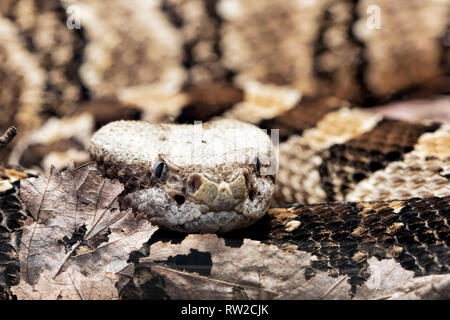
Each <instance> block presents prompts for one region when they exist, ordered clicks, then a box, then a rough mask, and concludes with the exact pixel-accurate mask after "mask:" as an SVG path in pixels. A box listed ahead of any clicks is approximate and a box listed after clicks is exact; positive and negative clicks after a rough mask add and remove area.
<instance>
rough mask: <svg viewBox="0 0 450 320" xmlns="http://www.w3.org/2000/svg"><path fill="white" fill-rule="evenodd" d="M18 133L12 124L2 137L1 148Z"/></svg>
mask: <svg viewBox="0 0 450 320" xmlns="http://www.w3.org/2000/svg"><path fill="white" fill-rule="evenodd" d="M16 134H17V128H16V127H14V126H12V127H10V128H9V129H8V130H6V131H5V133H4V134H3V135H2V136H1V138H0V150H1V149H3V148H4V147H5V146H6V145H7V144H8V143H10V142H11V140H12V139H14V137H15V136H16Z"/></svg>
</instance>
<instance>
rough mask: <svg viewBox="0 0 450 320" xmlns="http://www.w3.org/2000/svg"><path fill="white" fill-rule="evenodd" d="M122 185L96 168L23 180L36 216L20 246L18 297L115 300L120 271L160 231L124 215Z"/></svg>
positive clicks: (25, 196)
mask: <svg viewBox="0 0 450 320" xmlns="http://www.w3.org/2000/svg"><path fill="white" fill-rule="evenodd" d="M122 191H123V185H122V184H121V183H119V182H118V181H116V180H114V181H111V180H109V179H105V178H103V177H102V175H101V173H100V172H99V171H98V170H97V168H96V165H95V164H92V163H91V164H87V165H85V166H82V167H80V168H78V169H74V168H73V164H71V165H70V166H69V168H68V169H67V170H65V171H62V172H59V171H57V170H56V169H55V168H52V170H51V172H50V176H49V177H48V178H43V177H38V178H31V179H28V180H25V181H23V182H22V186H21V192H20V198H21V200H22V201H23V202H24V203H25V205H26V207H27V208H28V210H29V211H30V213H31V215H32V218H31V217H30V218H28V219H27V221H26V222H25V224H24V228H23V235H22V243H21V247H20V254H19V257H20V266H21V273H22V279H21V282H20V283H19V284H18V285H17V286H15V287H13V288H12V291H13V292H14V294H16V295H17V297H18V298H19V299H30V298H31V299H114V298H117V297H118V294H117V290H116V289H115V287H114V283H115V282H116V281H117V277H116V273H117V272H119V271H121V270H122V269H123V268H125V267H126V266H127V260H128V258H129V255H130V253H131V252H132V251H135V250H138V249H139V248H140V247H141V246H142V244H143V243H145V242H146V241H147V240H148V239H149V238H150V236H151V235H152V233H153V232H154V231H155V230H156V229H157V228H156V227H154V226H152V225H151V224H150V223H149V222H148V221H147V220H144V219H140V218H137V217H135V215H134V214H133V213H132V211H121V210H120V208H119V203H118V196H119V194H120V193H121V192H122Z"/></svg>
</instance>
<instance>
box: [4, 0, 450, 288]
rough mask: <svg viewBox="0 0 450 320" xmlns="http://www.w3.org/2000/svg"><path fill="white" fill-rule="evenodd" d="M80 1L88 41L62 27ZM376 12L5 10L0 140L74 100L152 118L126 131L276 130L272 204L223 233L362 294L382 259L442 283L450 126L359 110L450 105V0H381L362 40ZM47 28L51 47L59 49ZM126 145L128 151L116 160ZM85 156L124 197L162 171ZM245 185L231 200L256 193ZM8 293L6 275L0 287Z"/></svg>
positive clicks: (17, 6) (311, 5) (184, 7)
mask: <svg viewBox="0 0 450 320" xmlns="http://www.w3.org/2000/svg"><path fill="white" fill-rule="evenodd" d="M73 4H74V5H77V6H79V8H81V12H82V13H83V16H82V29H81V30H68V29H67V28H66V26H65V23H66V19H67V15H66V8H67V7H68V6H70V5H73ZM370 4H372V3H371V1H364V0H360V1H349V0H338V1H329V0H322V1H313V2H312V1H294V0H292V1H285V2H283V3H281V4H277V5H275V4H273V2H271V1H258V4H257V5H256V4H254V3H253V4H252V2H244V1H239V0H222V1H207V0H198V1H184V0H161V1H140V0H136V1H133V5H132V6H130V5H127V4H124V3H123V2H121V1H109V2H108V4H106V3H103V2H92V1H84V0H79V1H56V0H39V1H38V0H35V1H2V4H0V12H1V14H2V16H1V17H0V27H1V32H0V37H1V38H2V40H3V41H2V42H1V45H0V55H2V56H3V57H4V58H5V59H3V61H6V62H5V63H1V64H0V68H1V70H0V72H1V74H2V75H4V76H2V77H1V78H0V79H2V80H1V81H2V86H3V88H5V91H7V92H10V93H11V94H9V95H3V94H2V99H3V100H2V101H1V102H0V103H1V105H2V112H3V111H4V112H8V113H11V114H10V115H9V116H6V117H4V118H3V119H5V120H1V121H5V122H2V123H1V128H2V129H4V128H6V127H7V126H9V125H10V124H11V123H10V122H11V120H10V119H14V121H13V122H14V123H18V125H19V131H20V129H23V130H28V129H32V128H35V127H37V126H39V125H40V124H41V123H42V122H43V120H45V119H46V118H48V117H49V116H53V115H57V116H66V115H69V114H71V113H72V112H73V111H74V110H76V108H77V104H78V103H82V102H85V101H90V100H94V101H95V99H101V98H105V97H106V98H113V99H114V100H115V101H119V103H117V102H114V103H116V104H119V105H121V104H133V105H135V106H138V109H139V110H143V112H142V113H141V112H138V113H133V112H125V114H126V116H125V118H127V119H133V120H137V119H143V120H150V121H153V122H176V123H192V122H193V121H195V120H202V121H209V120H212V119H215V118H216V117H217V118H229V119H238V120H241V121H246V122H250V123H253V124H255V125H256V126H258V127H260V128H264V129H269V130H270V129H279V130H280V131H279V137H280V141H281V143H280V146H279V151H280V154H279V170H278V172H277V178H276V183H275V184H274V190H273V197H272V203H271V204H272V208H271V209H270V210H269V212H268V214H267V215H266V216H264V217H263V218H261V219H260V220H258V222H256V224H255V225H254V226H252V227H249V228H247V229H243V230H238V231H234V232H232V233H231V234H230V235H229V236H228V237H230V238H232V237H240V236H241V237H248V238H251V239H255V240H260V241H262V242H265V243H268V244H275V245H279V246H280V247H282V248H284V247H286V245H287V244H288V245H289V248H290V249H292V247H293V248H295V249H298V250H301V251H306V252H309V253H311V254H313V255H314V257H315V259H314V260H312V261H311V264H310V267H309V268H308V269H307V272H305V275H306V276H307V277H308V278H311V277H314V275H315V274H316V273H317V272H319V271H328V272H329V273H330V275H331V276H333V275H334V276H335V275H339V274H344V275H347V276H349V279H350V280H349V282H350V283H351V284H352V286H353V290H355V288H356V286H358V285H361V284H363V283H364V282H365V281H367V279H368V277H369V276H370V274H369V272H368V265H367V259H368V257H372V256H375V257H377V258H378V259H388V258H394V259H395V260H396V261H397V262H399V263H400V264H401V266H402V267H403V268H404V269H406V270H410V271H413V272H414V274H415V276H425V275H433V274H448V272H449V266H450V254H449V249H448V248H449V243H450V241H449V230H450V227H449V223H448V219H449V213H450V197H449V196H450V186H449V180H450V127H449V125H448V124H438V123H434V122H429V121H422V122H415V123H412V122H411V123H409V122H404V121H399V120H393V119H387V118H383V117H382V116H380V115H379V114H375V113H371V112H370V111H366V110H361V109H358V108H355V107H354V105H363V106H370V105H372V104H374V103H379V102H383V101H389V100H391V99H396V98H400V97H405V96H406V97H414V96H432V95H434V94H437V93H448V75H449V71H450V69H449V66H450V64H449V61H450V60H449V49H448V47H449V44H448V43H449V42H448V34H449V32H448V30H449V29H448V28H449V23H448V17H449V16H450V3H449V2H448V1H436V2H432V3H431V2H430V3H429V4H424V2H423V1H408V2H402V1H398V2H395V3H391V2H390V1H381V0H380V1H377V5H379V6H380V7H381V13H382V27H381V29H379V30H375V31H371V32H368V31H367V30H366V29H365V28H364V23H365V19H366V17H365V15H366V8H367V6H368V5H370ZM430 17H432V18H430ZM430 19H431V20H432V21H433V22H434V23H430ZM124 21H128V22H129V23H127V24H124ZM130 21H132V23H130ZM149 21H150V22H149ZM298 21H303V23H298ZM408 21H414V22H415V23H409V22H408ZM392 30H397V32H392ZM418 30H420V32H419V31H418ZM45 32H47V33H48V32H51V33H52V34H53V35H54V36H53V37H51V38H50V39H52V40H51V41H49V40H45V37H43V36H42V35H43V33H45ZM294 39H295V41H294ZM273 48H277V50H276V53H275V54H274V49H273ZM56 49H58V50H56ZM412 66H414V67H412ZM30 70H33V72H30ZM6 75H7V77H6ZM302 95H303V97H302ZM331 96H333V97H331ZM148 100H152V101H156V102H153V103H148ZM347 101H350V103H349V102H347ZM118 108H119V107H118ZM125 109H127V108H125ZM127 110H130V108H128V109H127ZM121 115H123V113H122V114H121ZM97 117H98V115H94V118H95V120H97ZM119 118H120V117H118V119H119ZM122 118H123V117H122ZM111 120H115V119H111ZM8 121H9V122H8ZM227 121H232V120H227ZM100 122H101V121H100ZM97 124H98V122H97ZM205 125H206V124H205ZM107 137H109V138H110V139H112V140H114V141H113V143H116V142H117V138H118V137H115V136H114V135H111V134H108V135H107ZM58 139H59V140H58ZM77 139H78V138H77V136H76V135H74V137H73V138H70V139H66V140H64V141H63V142H62V143H60V144H59V145H58V146H57V149H58V152H66V151H68V150H71V149H75V150H77V151H79V152H86V150H87V149H88V144H87V143H86V142H85V141H82V140H77ZM50 140H51V141H53V142H58V141H62V139H61V138H58V137H57V138H52V139H50ZM67 142H70V143H67ZM119 142H120V141H119ZM119 142H117V143H119ZM104 143H105V142H102V144H104ZM56 145H57V144H53V145H52V147H53V148H56ZM125 145H126V143H124V142H123V141H122V142H120V143H119V147H120V148H119V151H120V152H123V151H124V150H125V149H124V148H125V147H124V146H125ZM244 147H245V146H244ZM247 147H248V146H247ZM34 150H36V149H34ZM25 152H26V151H25ZM91 154H92V156H93V158H94V160H96V161H97V163H98V165H99V167H100V168H101V169H102V170H103V172H104V173H105V175H106V176H107V177H110V178H118V179H119V180H120V181H121V182H122V183H123V184H124V185H125V188H126V192H127V193H132V192H136V191H138V192H139V191H140V190H145V189H146V188H148V187H149V186H152V183H153V182H152V175H153V174H156V175H159V173H158V170H159V169H158V170H157V167H158V166H157V163H152V166H151V167H148V166H146V164H145V163H144V164H142V163H139V161H135V160H133V161H129V162H127V164H125V165H124V164H123V163H119V162H118V161H117V159H116V158H114V157H112V156H111V154H109V153H108V152H106V151H103V152H96V151H95V150H94V151H92V150H91ZM22 156H23V154H22ZM21 159H22V160H23V159H24V158H20V157H19V160H20V161H19V163H20V162H21ZM252 160H253V162H252V163H251V165H249V166H247V167H248V172H251V177H253V176H252V175H253V174H254V172H257V171H258V170H259V168H256V167H258V166H259V165H257V163H258V161H259V160H255V159H254V158H252ZM22 164H23V162H22ZM30 164H33V165H37V166H40V163H33V162H32V161H31V162H29V163H28V165H27V167H28V166H31V165H30ZM174 165H175V166H176V163H174ZM166 169H167V167H166ZM255 169H258V170H255ZM162 172H164V171H162ZM6 176H8V175H6ZM6 176H5V177H6ZM20 177H21V178H24V177H26V175H25V176H20ZM2 179H3V178H2ZM212 180H214V179H212ZM233 181H238V179H236V180H232V181H231V180H230V185H231V184H232V183H231V182H233ZM8 183H9V182H8ZM264 183H268V184H270V183H273V182H271V178H267V182H264ZM16 184H17V183H16ZM16 184H14V183H13V184H8V186H9V185H11V186H12V187H14V190H15V191H14V192H11V191H10V190H6V191H5V190H3V189H2V192H3V194H4V195H5V196H7V197H8V199H9V198H11V197H12V198H14V199H15V200H14V201H12V202H11V203H16V202H17V200H18V199H17V194H16V192H17V185H16ZM202 184H203V183H202ZM4 185H7V184H6V183H5V184H4ZM193 185H194V186H195V185H196V183H195V182H194V183H193ZM244 185H245V186H244V187H242V188H241V187H237V184H236V188H237V189H239V188H241V189H243V190H245V193H246V197H250V194H249V188H248V182H245V183H244ZM2 186H3V184H2ZM224 188H225V187H224ZM226 188H228V189H229V192H230V193H233V192H232V191H231V190H232V188H231V187H230V186H227V187H226ZM228 189H227V190H228ZM177 190H178V189H177ZM180 190H181V189H180ZM186 192H187V191H186ZM3 194H2V199H3ZM178 195H180V194H178ZM183 196H186V194H183ZM128 200H129V199H128ZM173 200H174V201H175V202H177V200H176V199H175V198H173ZM178 200H180V199H178ZM132 201H133V200H132ZM180 201H181V200H180ZM226 202H227V201H222V204H220V205H219V204H216V205H217V206H218V207H220V206H225V207H226V205H225V204H223V203H226ZM256 202H257V201H256ZM17 205H19V204H17ZM177 205H179V204H178V203H177ZM132 206H133V204H132ZM138 206H139V204H137V205H136V204H134V207H138ZM261 206H262V207H263V208H264V209H265V208H266V207H267V205H266V204H265V203H261ZM262 211H264V210H262ZM10 221H11V213H10V211H8V210H5V209H4V208H2V211H1V224H0V225H1V228H2V229H1V230H2V234H1V237H2V238H1V239H2V243H5V244H6V243H9V242H11V243H13V242H14V243H15V244H13V245H11V246H8V248H6V249H5V250H4V252H6V253H4V252H2V254H3V255H4V256H5V257H7V258H5V259H7V260H8V259H10V260H8V261H10V262H8V263H7V264H5V265H7V266H8V267H7V268H9V269H8V271H7V272H4V270H3V269H2V270H1V274H2V277H3V275H4V274H11V273H14V272H17V264H16V261H17V257H16V253H14V252H15V250H17V243H16V242H17V239H11V237H10V236H9V235H8V232H11V230H14V229H15V228H20V223H19V224H18V225H14V224H11V223H10ZM255 221H256V219H252V221H251V223H254V222H255ZM242 226H244V224H242ZM7 231H8V232H7ZM184 231H186V230H184ZM194 231H204V232H205V231H208V232H210V231H216V230H213V229H206V230H199V229H196V230H194ZM222 231H227V229H223V230H222ZM14 248H16V249H14ZM2 250H3V249H2ZM2 268H3V266H2ZM13 269H14V270H15V271H14V270H13ZM14 281H15V280H14V279H10V278H5V279H4V277H3V278H0V284H2V287H3V285H4V284H6V286H9V285H11V283H14ZM5 292H6V293H5V294H6V296H7V295H8V293H7V290H6V291H5Z"/></svg>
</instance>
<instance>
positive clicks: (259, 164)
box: [253, 157, 261, 174]
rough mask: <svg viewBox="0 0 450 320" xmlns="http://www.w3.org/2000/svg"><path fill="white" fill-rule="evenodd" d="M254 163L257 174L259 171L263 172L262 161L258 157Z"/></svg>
mask: <svg viewBox="0 0 450 320" xmlns="http://www.w3.org/2000/svg"><path fill="white" fill-rule="evenodd" d="M253 163H254V164H255V170H256V173H258V174H259V173H260V172H259V171H260V170H261V161H260V160H259V158H258V157H255V160H254V161H253Z"/></svg>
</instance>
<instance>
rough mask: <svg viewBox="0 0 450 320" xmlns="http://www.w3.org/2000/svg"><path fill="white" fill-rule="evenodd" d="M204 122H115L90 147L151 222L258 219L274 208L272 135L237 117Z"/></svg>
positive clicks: (222, 226) (226, 227) (195, 224)
mask: <svg viewBox="0 0 450 320" xmlns="http://www.w3.org/2000/svg"><path fill="white" fill-rule="evenodd" d="M198 129H199V128H198V125H172V124H158V125H154V124H149V123H145V122H138V121H119V122H114V123H111V124H108V125H106V126H105V127H103V128H101V129H100V130H99V131H98V132H97V133H96V134H95V135H94V137H93V138H92V142H91V146H90V152H91V155H92V156H93V157H94V159H96V160H97V162H98V163H99V164H100V165H101V167H104V170H105V173H106V174H107V175H108V176H109V177H110V178H118V179H119V180H121V181H122V182H123V183H125V185H126V190H127V192H128V193H127V194H126V195H125V197H124V199H125V200H126V203H127V204H128V205H129V206H130V207H131V208H133V209H134V210H135V211H137V212H141V213H144V214H145V215H146V216H147V217H148V218H149V219H150V221H151V222H152V223H155V224H158V225H160V226H162V227H166V228H169V229H172V230H177V231H182V232H226V231H230V230H233V229H237V228H243V227H246V226H248V225H250V224H252V223H254V222H255V221H257V220H258V219H259V218H261V217H262V216H263V215H264V214H265V212H266V211H267V210H268V208H269V205H270V201H271V198H272V195H273V192H274V187H275V174H274V173H273V172H270V171H269V169H270V168H273V165H274V161H276V158H275V157H274V148H273V145H272V143H271V140H270V138H269V136H268V135H267V134H266V133H264V132H263V131H262V130H260V129H259V128H258V127H256V126H253V125H251V124H247V123H243V122H240V121H236V120H218V121H212V122H208V123H206V124H204V125H203V126H202V127H201V131H199V130H198ZM105 159H106V160H105ZM124 172H125V173H124ZM267 173H271V174H267ZM130 181H133V182H134V183H133V184H130ZM136 181H137V182H136Z"/></svg>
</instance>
